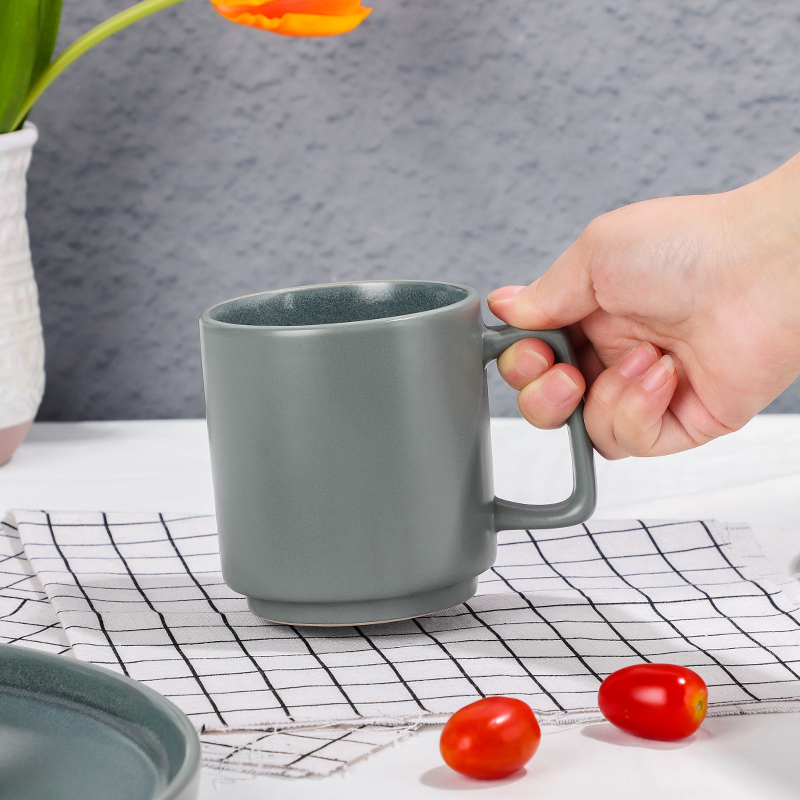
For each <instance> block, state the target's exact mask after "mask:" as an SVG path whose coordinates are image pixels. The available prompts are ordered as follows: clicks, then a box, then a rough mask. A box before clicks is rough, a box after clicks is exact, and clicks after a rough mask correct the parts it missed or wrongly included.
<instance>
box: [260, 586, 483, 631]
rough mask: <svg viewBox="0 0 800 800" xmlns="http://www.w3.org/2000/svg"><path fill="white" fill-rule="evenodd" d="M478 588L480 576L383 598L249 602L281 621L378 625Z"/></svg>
mask: <svg viewBox="0 0 800 800" xmlns="http://www.w3.org/2000/svg"><path fill="white" fill-rule="evenodd" d="M477 588H478V579H477V578H473V579H470V580H467V581H461V582H460V583H455V584H453V585H452V586H445V587H444V588H442V589H434V590H432V591H429V592H419V593H417V594H410V595H406V596H404V597H390V598H384V599H381V600H359V601H349V602H321V603H290V602H282V601H280V600H261V599H260V598H257V597H248V598H247V605H248V606H249V607H250V610H251V611H252V612H253V613H254V614H255V615H256V616H257V617H261V619H264V620H267V621H268V622H278V623H280V624H282V625H303V626H305V625H310V626H324V627H337V626H345V625H346V626H350V625H378V624H380V623H383V622H399V621H400V620H403V619H412V618H413V617H423V616H425V615H426V614H434V613H435V612H437V611H444V610H445V609H446V608H452V607H453V606H457V605H458V604H459V603H463V602H464V601H465V600H469V599H470V597H472V596H473V595H474V594H475V590H476V589H477Z"/></svg>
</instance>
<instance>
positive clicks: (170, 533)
mask: <svg viewBox="0 0 800 800" xmlns="http://www.w3.org/2000/svg"><path fill="white" fill-rule="evenodd" d="M4 531H5V536H4V537H3V538H2V542H0V544H2V547H3V550H2V551H0V553H5V556H3V555H2V554H0V579H2V580H1V581H0V641H16V642H18V643H20V644H28V645H30V646H36V647H42V648H45V649H49V650H51V651H55V652H64V653H69V654H71V655H73V656H75V657H77V658H80V659H82V660H86V661H91V662H93V663H96V664H101V665H103V666H106V667H109V668H110V669H115V670H117V671H119V672H123V673H125V674H127V675H129V676H130V677H132V678H135V679H136V680H140V681H142V682H143V683H146V684H147V685H149V686H151V687H152V688H154V689H156V690H157V691H159V692H161V693H162V694H163V695H165V696H167V697H169V698H170V699H171V700H172V701H173V702H175V703H176V704H177V705H178V706H179V707H180V708H181V709H183V711H184V712H186V713H187V714H188V716H189V717H190V719H192V720H193V722H194V723H195V725H196V727H197V729H198V730H199V731H200V733H201V739H202V741H203V748H204V758H205V761H206V763H207V764H209V765H215V766H218V767H222V768H228V769H236V770H249V771H254V772H278V773H280V774H285V775H298V776H299V775H305V774H329V773H330V772H331V771H333V770H335V769H337V768H339V767H341V766H342V765H344V764H347V763H351V762H352V761H354V760H357V759H358V758H361V757H363V756H364V755H367V754H368V753H369V752H372V751H374V750H375V749H377V748H379V747H382V746H384V745H385V744H387V743H389V742H392V741H396V740H397V739H398V738H401V737H402V736H404V735H407V734H408V733H409V732H410V731H411V730H413V729H414V728H415V727H416V726H418V725H419V724H421V723H423V722H441V721H444V720H445V719H446V718H447V717H448V716H449V715H450V714H451V713H452V712H453V711H455V710H456V709H458V708H460V707H461V706H463V705H465V704H467V703H469V702H472V701H474V700H476V699H479V698H480V697H482V696H486V695H494V694H503V695H512V696H515V697H519V698H521V699H524V700H525V701H527V702H528V703H529V704H530V705H531V706H532V707H533V709H534V710H535V711H536V714H537V716H538V717H539V719H540V721H541V722H542V723H544V724H547V723H558V724H570V723H574V722H583V721H585V722H589V721H595V720H600V719H602V718H601V717H600V715H599V712H598V710H597V703H596V696H597V688H598V686H599V684H600V682H601V681H602V679H603V678H604V677H605V676H606V675H608V674H609V673H611V672H613V671H614V670H617V669H620V668H621V667H623V666H627V665H629V664H632V663H637V662H642V661H656V662H664V661H666V662H670V663H677V664H684V665H685V666H688V667H691V668H692V669H695V670H696V671H697V672H698V673H699V674H700V675H701V676H702V677H703V678H704V680H705V681H706V683H707V684H708V686H709V701H710V711H709V713H710V714H712V715H722V714H735V713H747V712H761V711H789V710H798V709H800V611H799V610H798V609H800V591H798V587H797V586H796V585H795V584H794V583H786V584H784V585H779V584H778V583H777V582H776V580H775V579H773V578H770V577H769V576H768V567H767V566H766V564H765V562H764V561H763V559H762V558H761V556H760V553H759V550H758V546H757V544H756V543H755V540H754V539H753V537H752V534H751V533H750V531H749V530H748V529H747V528H745V527H743V526H726V525H721V524H719V523H714V522H701V521H694V522H663V521H660V522H640V521H622V522H600V521H596V520H593V521H591V522H589V523H587V524H585V525H582V526H577V527H574V528H568V529H562V530H548V531H537V532H534V533H531V532H528V531H510V532H505V533H503V534H501V535H500V537H499V544H500V547H499V551H498V560H497V564H496V565H495V567H494V568H493V569H492V570H490V571H489V572H487V573H485V575H484V576H482V579H481V581H480V586H479V590H478V594H477V595H476V597H475V598H473V599H472V600H471V601H469V602H468V603H465V604H463V605H461V606H458V607H456V608H453V609H450V610H448V611H443V612H440V613H438V614H433V615H430V616H428V617H423V618H419V619H415V620H408V621H404V622H398V623H391V624H384V625H374V626H362V627H349V628H303V627H298V626H283V625H275V624H271V623H267V622H264V621H262V620H259V619H258V618H256V617H254V616H253V615H252V614H250V612H249V611H248V610H247V606H246V602H245V600H244V598H242V597H241V596H240V595H237V594H235V593H233V592H232V591H231V590H230V589H228V588H227V586H225V584H224V582H223V581H222V577H221V575H220V571H219V555H218V550H217V540H216V529H215V520H214V518H213V517H211V516H180V515H174V514H173V515H163V514H157V513H150V514H142V513H124V514H122V513H119V514H112V513H96V512H94V513H75V512H50V513H48V512H38V511H37V512H34V511H16V512H14V513H13V515H12V516H10V517H9V518H8V519H7V520H6V523H5V525H4Z"/></svg>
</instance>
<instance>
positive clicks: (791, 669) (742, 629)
mask: <svg viewBox="0 0 800 800" xmlns="http://www.w3.org/2000/svg"><path fill="white" fill-rule="evenodd" d="M640 522H641V520H640ZM701 525H702V527H703V528H704V529H705V530H706V531H707V530H708V528H707V527H706V526H705V525H704V524H702V523H701ZM642 527H643V528H644V530H645V532H646V533H647V535H648V536H649V537H650V540H651V541H652V542H653V545H654V546H655V547H656V548H657V549H658V552H659V554H661V556H662V557H663V559H664V561H666V562H667V564H669V565H670V567H672V568H673V569H675V568H674V567H673V566H672V562H671V561H670V560H669V558H667V556H666V555H665V554H664V553H663V551H662V550H661V547H660V545H659V544H658V542H657V541H656V539H655V537H654V536H653V534H652V533H651V532H650V531H649V530H648V528H647V525H645V524H644V523H643V522H642ZM720 550H721V549H720ZM675 574H676V575H678V576H679V577H680V578H681V580H683V581H685V582H686V583H687V584H688V585H689V586H691V587H692V588H693V589H696V590H697V591H698V592H700V593H701V594H703V595H705V596H706V597H707V598H708V602H709V604H710V605H711V607H712V608H713V609H714V610H715V611H716V612H717V613H718V614H719V615H720V616H723V617H724V616H725V615H724V614H723V613H722V611H721V610H720V609H719V607H718V606H717V604H716V602H715V599H714V598H713V597H712V596H711V595H710V594H709V593H708V592H707V591H706V590H705V589H704V588H703V587H702V586H698V585H697V584H695V583H693V582H692V581H690V580H689V579H688V578H687V577H686V576H685V575H683V574H682V573H681V572H679V571H678V570H675ZM748 583H753V581H749V580H748ZM764 594H765V595H766V596H767V598H768V599H771V598H770V597H769V593H768V592H764ZM776 608H777V606H776ZM778 610H779V611H780V610H781V609H778ZM726 618H727V619H728V620H729V621H730V623H731V624H732V625H733V626H734V627H735V628H736V629H737V630H738V631H739V632H740V633H741V634H742V635H743V636H745V637H747V638H748V639H749V640H750V641H751V642H753V644H755V645H758V646H759V647H761V648H763V649H764V650H765V651H766V652H767V653H769V654H770V655H771V656H772V657H773V658H774V659H775V662H776V663H777V664H782V665H783V666H784V667H785V668H786V669H787V670H788V671H789V672H791V673H792V675H794V677H795V678H797V679H800V674H799V673H798V672H797V671H796V670H794V669H793V668H792V667H791V666H790V665H789V663H788V662H785V661H782V660H781V658H780V657H779V656H778V655H777V654H775V653H774V652H773V651H772V650H771V649H770V648H769V647H767V646H766V645H765V644H764V643H763V642H759V641H758V640H757V639H756V638H754V637H753V636H752V635H751V634H750V633H748V632H747V631H746V630H744V628H742V626H741V625H739V624H738V623H737V621H736V620H735V619H732V618H731V617H726ZM790 619H791V620H792V622H795V623H796V622H797V620H795V619H794V618H792V617H790ZM742 688H743V689H744V690H745V691H747V693H748V694H750V692H749V691H748V690H747V689H746V687H744V686H742ZM753 699H755V700H760V699H761V698H759V697H755V696H753Z"/></svg>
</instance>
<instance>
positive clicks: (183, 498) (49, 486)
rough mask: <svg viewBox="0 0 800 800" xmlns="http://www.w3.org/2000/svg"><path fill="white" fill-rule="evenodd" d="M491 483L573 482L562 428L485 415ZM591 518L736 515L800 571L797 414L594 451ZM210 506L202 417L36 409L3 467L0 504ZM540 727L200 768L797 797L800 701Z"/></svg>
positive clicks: (226, 791) (431, 784)
mask: <svg viewBox="0 0 800 800" xmlns="http://www.w3.org/2000/svg"><path fill="white" fill-rule="evenodd" d="M492 434H493V437H494V438H493V444H494V453H495V455H494V459H495V483H496V488H497V492H498V494H499V495H501V496H504V497H507V498H509V499H512V500H520V501H531V502H548V501H552V500H556V499H559V498H560V497H563V496H564V495H565V494H566V493H567V492H568V490H569V487H570V483H571V471H570V467H569V456H568V452H567V449H566V434H565V433H564V432H563V431H555V432H542V431H536V430H534V429H532V428H530V427H529V426H527V425H526V424H525V423H524V422H522V421H521V420H493V422H492ZM597 467H598V481H599V498H600V500H599V505H598V509H597V512H596V515H595V516H596V517H597V518H598V519H599V518H602V519H630V518H636V517H644V518H649V519H653V518H661V519H665V518H671V519H692V518H698V517H702V518H705V519H708V518H716V519H720V520H725V521H731V522H733V521H736V522H747V523H749V524H750V525H751V527H752V528H753V530H754V531H755V533H756V536H757V538H758V540H759V542H760V543H761V545H762V548H763V549H764V552H765V555H766V556H767V558H768V559H769V560H770V561H771V562H772V564H773V566H774V568H775V571H776V572H778V573H781V574H783V575H794V574H795V573H796V572H800V415H780V416H778V415H775V416H761V417H757V418H756V419H755V420H753V421H752V422H751V423H750V424H748V425H747V426H746V427H745V428H744V429H742V430H741V431H739V432H737V433H735V434H732V435H730V436H728V437H726V438H724V439H720V440H718V441H716V442H712V443H711V444H709V445H706V446H705V447H702V448H699V449H697V450H694V451H692V452H689V453H681V454H678V455H675V456H668V457H665V458H659V459H649V460H644V459H639V460H634V459H627V460H625V461H618V462H611V463H609V462H605V461H603V460H602V459H598V461H597ZM11 508H46V509H50V510H69V509H76V510H77V509H82V510H105V511H124V510H130V511H192V512H197V513H211V512H213V510H214V504H213V496H212V491H211V476H210V470H209V459H208V446H207V441H206V435H205V423H204V422H203V421H202V420H177V421H176V420H164V421H143V422H83V423H37V424H36V425H34V428H33V430H32V432H31V434H30V435H29V437H28V439H27V441H26V442H25V443H24V444H23V446H22V447H21V448H20V450H19V452H18V453H17V454H16V456H15V457H14V459H13V460H12V462H11V463H10V464H8V465H6V466H4V467H2V468H0V510H4V509H11ZM551 730H552V729H550V728H545V729H544V731H545V736H544V738H543V741H542V745H541V747H540V749H539V752H538V753H537V755H536V756H535V758H534V759H533V761H531V763H530V764H529V765H528V768H527V770H526V771H525V772H523V773H521V774H519V775H517V776H514V777H512V778H510V779H508V780H506V781H501V782H494V783H480V782H475V781H469V780H467V779H464V778H461V777H460V776H458V775H456V774H455V773H453V772H451V771H450V770H449V769H448V768H447V767H445V766H444V765H443V764H442V761H441V758H440V756H439V753H438V735H439V728H437V727H435V726H430V727H429V728H426V729H424V730H423V731H421V732H419V733H417V734H415V735H414V736H413V737H411V738H410V739H408V740H406V741H405V742H402V743H400V744H398V745H396V746H395V747H391V748H388V749H387V750H384V751H382V752H380V753H378V754H376V755H374V756H372V757H371V758H368V759H366V760H364V761H362V762H360V763H357V764H355V765H353V766H351V767H350V768H349V770H348V771H347V772H346V773H344V774H342V775H335V776H333V777H329V778H321V779H285V778H273V777H253V776H248V775H242V776H238V775H231V774H228V773H219V772H215V771H212V770H204V772H203V777H202V784H201V790H200V797H201V798H202V799H203V800H256V798H257V799H258V800H272V799H273V798H276V799H277V800H281V799H283V798H285V799H286V800H307V799H308V798H318V797H325V798H330V800H340V799H341V800H345V798H346V799H347V800H365V799H366V798H380V800H400V798H403V800H406V798H409V797H413V798H434V797H440V798H444V797H447V796H452V793H453V792H459V791H463V792H465V793H467V795H468V796H469V797H470V798H476V800H478V798H483V797H486V798H520V799H521V798H526V800H529V798H533V797H535V798H536V800H566V799H567V798H569V800H583V799H584V798H586V800H589V799H591V800H629V799H630V800H643V799H644V798H646V799H647V800H650V799H651V798H652V800H661V798H664V799H665V800H666V798H669V799H670V800H672V799H673V798H675V799H676V800H677V799H678V798H680V800H692V799H693V798H698V800H700V798H702V799H703V800H712V799H713V800H716V798H720V799H721V798H725V800H745V798H746V799H747V800H754V799H757V800H784V798H786V799H788V798H793V799H795V800H796V798H798V797H800V758H798V757H797V750H798V744H800V714H794V713H793V714H765V715H753V716H744V717H723V718H715V719H708V720H706V722H705V723H704V725H703V727H702V728H701V730H700V731H699V732H698V734H696V735H695V736H694V737H692V738H691V739H689V740H686V741H684V742H677V743H657V742H646V741H644V740H638V739H634V738H633V737H629V736H627V735H625V734H623V733H621V732H619V731H617V730H616V729H614V728H612V727H611V726H610V725H609V724H608V723H603V724H593V725H587V726H575V727H573V728H570V729H567V730H560V731H557V732H551Z"/></svg>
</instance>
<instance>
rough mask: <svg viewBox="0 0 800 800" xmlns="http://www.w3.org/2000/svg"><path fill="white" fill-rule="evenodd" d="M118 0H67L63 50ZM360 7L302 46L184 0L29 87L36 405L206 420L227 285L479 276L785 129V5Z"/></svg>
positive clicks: (799, 107)
mask: <svg viewBox="0 0 800 800" xmlns="http://www.w3.org/2000/svg"><path fill="white" fill-rule="evenodd" d="M129 4H130V3H129V1H128V0H65V8H64V18H63V24H62V35H61V40H60V46H63V44H64V43H66V42H68V41H71V40H72V39H74V38H75V37H76V36H77V35H79V34H80V33H82V32H83V31H85V30H87V29H88V28H89V27H90V26H91V25H92V24H94V23H96V22H98V21H99V20H100V19H102V18H104V17H106V16H109V15H110V14H111V13H113V12H115V11H117V10H119V9H121V8H123V7H125V6H127V5H129ZM365 4H368V3H366V2H365ZM373 5H374V7H375V11H374V12H373V15H372V16H371V17H370V18H369V19H368V20H367V21H366V22H365V23H364V24H363V25H362V26H361V27H360V28H358V29H357V30H356V31H354V32H352V33H350V34H348V35H346V36H344V37H340V38H332V39H322V40H294V39H288V38H283V37H278V36H274V35H272V34H266V33H262V32H260V31H256V30H252V29H248V28H243V27H239V26H236V25H232V24H230V23H228V22H227V21H225V20H223V19H222V18H221V17H219V16H217V15H216V14H215V12H214V11H213V10H212V9H211V7H210V6H209V4H208V3H207V2H205V0H186V2H185V3H183V4H181V5H179V6H177V7H175V8H174V9H172V10H169V11H167V12H162V13H161V14H159V15H157V16H155V17H152V18H150V20H148V21H145V22H143V23H139V24H138V25H137V26H135V27H134V28H129V29H128V30H126V31H124V32H123V33H122V34H118V35H117V36H115V37H114V38H112V39H110V40H108V41H107V42H105V43H104V44H103V45H101V46H100V47H98V48H96V49H95V50H94V51H92V52H91V53H89V54H88V55H87V56H84V58H83V59H82V60H81V61H80V62H79V63H78V64H76V65H75V66H73V67H71V68H70V69H69V71H68V72H66V73H65V74H64V75H63V76H62V77H61V78H60V79H59V80H58V82H57V83H56V84H55V85H54V86H53V87H52V88H51V89H50V91H49V92H48V94H47V95H46V96H45V97H44V98H43V99H42V100H41V101H40V102H39V104H38V105H37V106H36V108H35V109H34V112H33V114H32V115H31V119H32V120H33V121H34V122H35V123H36V124H37V125H38V126H39V129H40V132H41V138H40V141H39V144H38V145H37V147H36V151H35V154H34V161H33V164H32V166H31V170H30V188H29V224H30V229H31V239H32V248H33V253H34V263H35V265H36V270H37V275H38V279H39V287H40V292H41V304H42V311H43V317H44V323H45V326H46V345H47V380H48V383H47V394H46V397H45V401H44V404H43V406H42V410H41V412H40V419H50V420H74V419H111V418H144V417H192V416H200V415H202V413H203V400H202V383H201V374H200V359H199V350H198V336H197V322H196V320H197V316H198V314H199V312H200V311H201V310H202V309H203V308H204V307H206V306H208V305H210V304H212V303H214V302H216V301H218V300H222V299H225V298H228V297H232V296H235V295H238V294H243V293H246V292H252V291H258V290H262V289H269V288H276V287H281V286H287V285H297V284H303V283H312V282H322V281H331V280H340V279H349V278H379V277H386V276H391V277H424V278H448V279H453V280H457V281H460V282H464V283H469V284H472V285H473V286H475V287H476V288H477V289H479V290H480V291H481V292H482V293H486V292H488V291H490V290H491V289H492V288H494V287H496V286H498V285H502V284H505V283H511V282H515V283H518V282H528V281H530V280H532V279H533V278H534V277H535V276H537V275H539V274H541V272H542V271H544V270H545V269H546V268H547V266H548V265H549V264H550V263H551V262H552V260H553V259H554V258H555V257H556V256H557V255H558V254H559V253H560V252H561V251H562V250H563V249H564V248H565V247H566V246H567V245H568V244H569V243H570V242H571V241H572V240H573V238H574V237H575V236H577V235H578V234H579V233H580V231H581V230H582V228H583V227H584V225H585V224H586V223H587V222H589V220H590V219H592V217H594V216H596V215H597V214H599V213H601V212H604V211H607V210H609V209H612V208H615V207H617V206H619V205H622V204H624V203H630V202H632V201H636V200H641V199H645V198H650V197H656V196H660V195H668V194H685V193H693V192H714V191H720V190H725V189H730V188H733V187H735V186H739V185H741V184H743V183H746V182H748V181H751V180H753V179H754V178H756V177H758V176H760V175H763V174H765V173H766V172H769V171H770V170H772V169H773V168H775V167H776V166H777V165H779V164H780V163H782V162H783V161H785V160H786V159H787V158H789V157H790V156H791V155H793V154H794V153H795V152H797V151H798V150H800V9H798V6H797V3H795V2H793V1H792V0H758V2H753V0H723V1H721V2H710V0H685V1H684V2H680V1H679V0H625V2H615V1H614V0H611V1H610V2H604V3H598V2H596V0H538V1H537V2H532V0H471V2H464V0H374V3H373ZM498 383H499V380H495V382H494V385H493V389H492V394H493V411H494V413H497V414H500V413H512V410H515V403H514V398H513V396H512V392H511V390H510V389H505V388H503V389H500V387H499V386H498ZM795 390H796V391H795ZM778 409H779V410H784V411H786V410H800V387H792V389H790V390H789V391H788V392H787V393H786V394H785V395H784V396H783V397H782V398H781V399H780V401H779V403H778Z"/></svg>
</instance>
